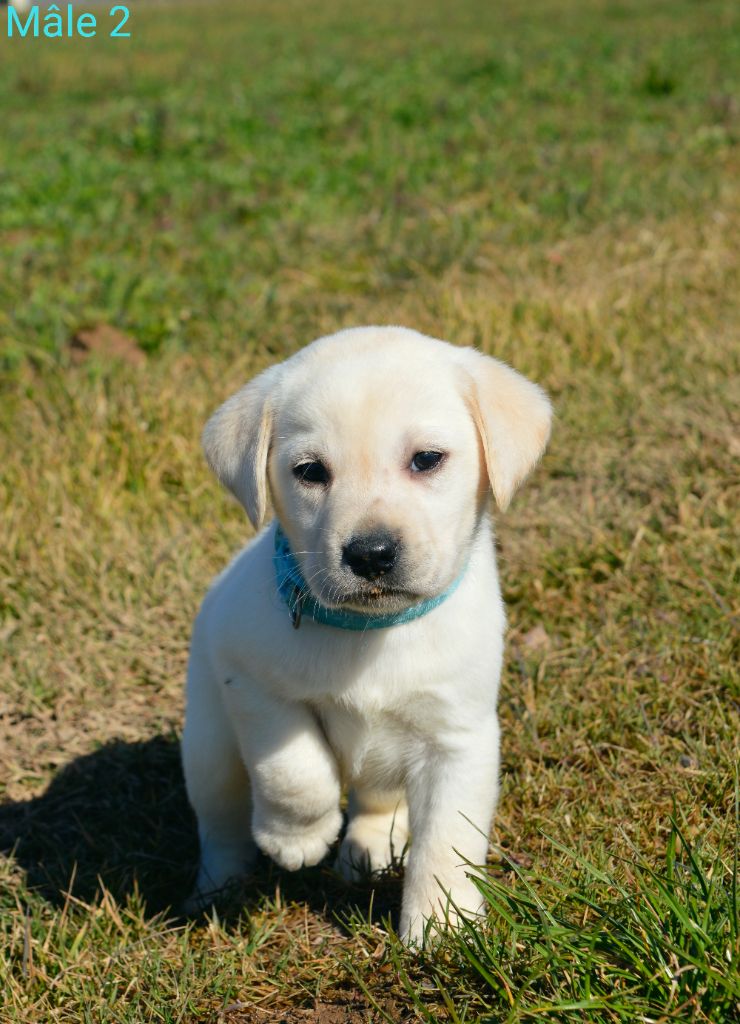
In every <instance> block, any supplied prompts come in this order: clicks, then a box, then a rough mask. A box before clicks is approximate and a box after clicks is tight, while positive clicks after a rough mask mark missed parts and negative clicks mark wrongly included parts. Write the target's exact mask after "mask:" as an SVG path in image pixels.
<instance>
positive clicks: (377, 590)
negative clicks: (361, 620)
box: [338, 586, 421, 612]
mask: <svg viewBox="0 0 740 1024" xmlns="http://www.w3.org/2000/svg"><path fill="white" fill-rule="evenodd" d="M420 600H421V596H420V595H419V594H416V593H414V592H413V591H411V590H402V589H400V588H398V587H382V586H372V587H368V588H367V589H364V590H355V591H353V592H352V593H351V594H346V595H344V596H343V597H341V598H339V599H338V606H339V607H340V608H355V609H358V610H360V611H376V612H381V611H397V610H399V609H401V608H408V607H410V606H411V605H413V604H418V603H419V601H420Z"/></svg>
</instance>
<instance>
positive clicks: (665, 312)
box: [0, 0, 740, 1024]
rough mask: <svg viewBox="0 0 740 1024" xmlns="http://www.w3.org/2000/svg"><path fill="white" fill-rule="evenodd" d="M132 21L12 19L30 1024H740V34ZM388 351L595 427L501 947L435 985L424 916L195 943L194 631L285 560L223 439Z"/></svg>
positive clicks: (344, 5)
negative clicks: (240, 558) (213, 459)
mask: <svg viewBox="0 0 740 1024" xmlns="http://www.w3.org/2000/svg"><path fill="white" fill-rule="evenodd" d="M132 6H133V7H134V11H133V14H132V18H131V28H132V32H133V36H132V38H131V39H130V40H120V41H115V40H106V39H104V38H99V39H95V40H81V41H72V42H69V43H68V42H66V41H61V42H58V41H49V40H44V39H39V40H33V39H26V40H13V41H9V40H8V39H7V38H5V29H4V11H0V14H2V17H0V29H1V32H0V95H2V97H3V100H2V114H1V115H0V270H1V271H2V272H1V273H0V350H1V354H0V360H1V367H2V391H1V392H0V394H1V401H0V423H1V424H2V435H1V442H0V443H1V444H2V449H0V502H1V506H2V543H0V613H1V618H0V641H1V642H2V645H3V649H4V650H3V653H4V658H3V661H2V666H1V667H0V849H3V850H5V851H6V853H7V857H6V858H5V859H3V860H0V1021H2V1022H3V1024H5V1021H8V1022H11V1021H12V1022H23V1024H45V1022H47V1021H60V1022H62V1021H64V1022H67V1021H69V1022H73V1021H74V1022H79V1021H84V1022H96V1024H98V1022H106V1024H107V1022H111V1024H112V1022H115V1024H119V1022H130V1024H141V1022H149V1021H152V1022H155V1021H156V1022H195V1021H198V1022H201V1021H204V1022H205V1021H208V1022H213V1024H216V1022H221V1024H256V1022H264V1021H286V1022H288V1024H296V1022H313V1024H353V1022H360V1021H378V1022H379V1021H391V1022H396V1021H407V1020H408V1021H415V1020H420V1021H430V1022H431V1021H450V1022H452V1024H462V1022H467V1024H470V1022H474V1021H488V1022H491V1024H493V1022H499V1021H507V1022H517V1021H528V1020H552V1021H573V1022H575V1021H584V1020H585V1021H595V1022H617V1021H622V1022H633V1021H660V1022H663V1021H674V1020H675V1021H697V1022H703V1024H730V1022H732V1021H737V1020H738V1017H739V1015H740V970H739V967H738V965H739V963H740V926H739V917H740V912H739V910H738V864H737V860H738V831H739V830H738V754H739V753H740V740H739V736H740V728H739V726H740V686H739V685H738V675H737V653H738V652H737V640H736V637H737V627H738V622H739V621H740V609H738V601H737V598H738V571H737V570H738V556H737V525H738V517H737V508H738V487H737V473H736V470H737V458H738V456H739V455H740V433H739V432H738V429H737V428H738V417H737V411H738V408H740V405H739V404H738V403H739V400H740V388H739V387H738V380H739V379H740V378H739V376H738V353H739V351H740V346H739V345H738V341H739V338H738V329H737V327H738V312H739V310H738V305H739V303H738V296H740V281H738V276H739V275H738V272H737V271H738V266H739V264H740V261H738V239H739V238H740V217H739V216H738V213H739V208H738V195H739V190H738V185H737V183H738V171H739V170H740V166H739V162H738V160H737V139H738V127H737V113H738V98H737V91H736V89H737V72H738V67H739V66H740V31H738V29H739V26H738V19H737V16H736V13H733V7H734V5H732V4H731V3H729V2H723V0H703V2H698V0H693V2H689V0H670V2H668V0H666V2H663V0H652V2H649V3H640V2H638V0H619V2H614V3H611V2H608V3H607V2H606V0H601V2H599V0H559V2H556V0H532V2H531V3H528V4H526V5H525V4H521V5H516V4H507V5H503V4H502V5H498V4H483V3H477V2H475V0H459V2H457V3H455V4H454V5H453V4H447V3H444V2H443V0H426V2H423V3H422V2H421V0H413V2H412V3H410V4H405V5H403V6H401V5H396V4H392V3H390V2H389V0H377V2H376V3H374V4H372V5H366V4H360V3H359V2H358V0H344V2H341V3H340V2H339V0H322V2H321V3H314V4H307V3H306V2H305V0H303V2H298V0H275V2H272V3H267V2H266V0H254V2H250V3H249V4H245V3H236V2H235V3H232V4H230V5H229V4H226V3H221V2H213V3H211V2H209V3H208V4H207V5H204V4H201V5H196V4H177V5H176V4H174V3H173V4H171V5H168V4H165V3H161V4H156V5H153V6H151V7H149V6H147V5H144V4H141V5H132ZM497 8H500V9H499V10H497ZM99 10H103V8H99ZM373 322H381V323H388V322H391V323H403V324H406V325H409V326H414V327H417V328H419V329H421V330H424V331H427V332H428V333H431V334H435V335H437V336H440V337H445V338H449V339H450V340H453V341H456V342H459V343H461V344H475V345H478V346H480V347H482V348H483V349H485V350H486V351H489V352H492V353H495V354H497V355H499V356H500V357H502V358H504V359H507V360H508V361H510V362H511V363H512V364H513V365H515V366H516V367H517V368H518V369H520V370H521V371H523V372H524V373H526V374H528V375H530V376H531V377H532V378H534V379H535V380H538V381H540V382H541V383H542V384H544V385H545V386H546V387H547V389H548V390H549V391H550V393H551V394H552V396H553V399H554V402H555V405H556V410H557V420H556V426H555V430H554V435H553V440H552V444H551V447H550V450H549V452H548V454H547V456H546V457H545V459H544V461H543V463H542V465H541V466H540V468H539V469H538V471H537V473H536V474H535V476H534V477H533V479H532V480H531V481H530V483H529V484H528V485H527V487H526V488H525V489H524V490H523V491H522V493H521V495H520V496H519V497H518V498H517V499H516V501H515V502H514V504H513V506H512V508H511V509H510V511H509V512H508V513H507V514H506V516H504V517H501V518H500V521H499V523H498V526H497V530H498V536H499V540H500V545H501V564H502V574H503V581H504V587H505V597H506V600H507V603H508V608H509V613H510V633H509V644H508V653H507V669H506V672H505V676H504V680H503V690H502V699H501V713H502V720H503V726H504V739H503V758H504V772H503V787H502V797H501V803H500V809H499V813H498V815H497V818H496V822H495V827H494V832H493V835H492V843H493V846H492V849H493V853H492V856H491V865H490V872H489V874H488V875H486V876H485V877H481V882H480V884H481V886H482V888H483V890H484V892H485V894H486V897H487V899H488V901H489V903H490V906H491V914H490V920H489V922H488V924H487V926H486V927H485V928H476V929H469V930H467V931H464V932H462V933H461V934H459V935H458V936H456V937H450V938H449V939H447V940H446V941H445V942H444V943H443V944H442V945H441V946H440V947H439V948H438V949H436V950H434V951H432V952H425V953H423V954H419V953H408V952H406V951H404V950H403V949H402V947H400V945H399V944H398V942H397V940H396V939H395V938H394V937H393V933H392V925H393V921H394V915H395V914H396V913H397V910H398V904H399V894H400V887H399V881H398V879H397V878H392V877H391V878H388V879H384V880H382V882H381V883H379V885H378V886H377V888H376V890H375V892H374V894H372V895H371V893H370V892H369V891H368V890H366V889H362V888H357V889H346V888H344V887H343V886H342V885H341V884H340V883H339V882H338V881H337V880H336V879H335V878H334V876H333V875H332V873H331V871H330V870H329V869H328V868H324V867H320V868H316V869H312V870H311V871H306V872H303V873H300V874H298V875H288V874H285V873H281V872H279V871H277V870H276V869H275V868H274V867H272V866H270V865H269V864H268V863H265V864H264V865H263V866H262V867H261V869H260V871H259V873H258V875H257V877H256V878H255V879H253V880H251V881H250V882H249V883H247V884H245V887H244V892H243V894H242V899H241V900H235V902H234V907H233V910H232V911H231V912H230V913H229V914H226V915H224V917H223V919H220V918H218V917H214V918H213V919H212V920H210V921H206V922H183V921H181V920H178V919H177V918H176V916H175V911H174V910H173V909H170V908H176V906H177V903H178V901H179V900H180V899H181V898H182V897H183V896H184V895H186V893H187V890H188V886H189V884H190V881H191V879H192V873H193V870H194V866H195V858H196V843H195V836H194V827H193V821H192V819H191V816H190V813H189V811H188V808H187V804H186V800H185V797H184V791H183V786H182V779H181V774H180V768H179V759H178V758H179V755H178V738H177V737H178V733H179V730H180V728H181V724H182V712H183V700H182V679H183V673H184V666H185V660H186V656H187V646H188V636H189V628H190V623H191V621H192V618H193V615H194V613H195V610H196V608H197V606H198V602H199V600H200V598H201V596H202V595H203V593H204V590H205V588H206V586H207V583H208V581H209V580H210V578H211V576H212V575H213V574H214V572H216V571H217V570H218V569H219V568H220V567H222V566H223V564H224V562H225V561H226V560H227V559H228V557H229V555H230V554H231V553H232V552H233V551H234V550H235V549H236V547H237V546H238V545H239V544H240V543H242V541H243V540H244V539H245V538H246V537H247V536H248V526H247V524H246V521H245V518H244V516H243V514H242V513H241V512H240V510H239V509H238V508H237V506H236V505H235V504H234V503H232V502H230V501H229V500H227V498H226V496H225V494H223V493H222V492H221V491H220V490H219V488H218V486H217V484H216V482H215V480H214V479H213V478H212V477H211V476H210V475H209V473H208V471H207V469H206V467H205V465H204V461H203V459H202V456H201V454H200V450H199V434H200V430H201V427H202V424H203V423H204V421H205V419H206V417H207V415H208V414H209V412H210V411H212V410H213V409H214V408H215V407H216V405H217V404H218V403H219V402H220V401H221V400H222V399H223V398H224V397H225V396H226V395H227V394H228V393H230V392H231V391H232V390H233V389H235V388H236V386H238V385H240V384H241V383H242V382H244V381H245V380H246V379H247V378H248V377H249V376H250V375H251V374H253V373H255V372H256V371H257V370H259V369H261V368H262V367H264V366H265V365H267V364H268V363H269V362H270V361H274V360H276V359H280V358H282V357H284V356H285V355H287V354H289V353H291V352H293V351H295V350H296V349H297V348H298V347H300V346H301V345H303V344H304V343H306V342H307V341H309V340H311V339H312V338H314V337H317V336H318V335H320V334H322V333H325V332H328V331H330V330H333V329H336V328H339V327H342V326H347V325H352V324H362V323H373ZM106 327H112V328H115V329H116V330H117V331H119V332H121V336H116V337H117V344H118V348H117V353H118V354H117V355H116V354H113V353H112V352H111V351H110V344H109V335H106V332H105V328H106ZM733 417H734V421H733ZM733 473H734V474H735V476H734V478H733ZM733 658H734V659H735V660H734V661H733ZM389 929H390V931H389Z"/></svg>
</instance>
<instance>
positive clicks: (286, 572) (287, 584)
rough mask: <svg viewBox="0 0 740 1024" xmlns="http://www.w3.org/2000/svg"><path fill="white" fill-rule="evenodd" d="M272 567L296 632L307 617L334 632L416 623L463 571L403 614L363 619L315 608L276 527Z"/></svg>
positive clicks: (316, 604) (456, 583) (359, 614)
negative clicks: (439, 590) (335, 629)
mask: <svg viewBox="0 0 740 1024" xmlns="http://www.w3.org/2000/svg"><path fill="white" fill-rule="evenodd" d="M272 561H273V564H274V566H275V581H276V583H277V587H278V592H279V594H280V596H281V597H282V599H283V601H285V603H286V605H287V606H288V611H289V612H290V618H291V622H292V623H293V627H294V628H295V629H298V627H299V626H300V624H301V619H302V618H303V616H308V617H309V618H310V619H313V621H314V622H318V623H320V624H321V625H322V626H334V627H335V628H337V629H352V630H356V631H359V632H364V631H365V630H366V629H388V628H389V627H390V626H400V625H401V623H403V622H411V621H413V619H419V618H421V616H422V615H426V614H427V612H431V611H433V610H434V609H435V608H437V607H438V606H439V605H441V604H442V602H443V601H446V600H447V598H448V597H449V596H450V594H452V593H453V592H454V591H455V590H457V588H458V586H459V584H460V581H461V580H462V578H463V576H464V575H465V570H464V569H463V571H462V573H461V574H460V575H459V576H458V577H457V579H456V580H455V581H454V582H453V583H452V584H450V586H449V587H448V588H447V590H445V591H443V593H441V594H438V595H437V596H436V597H430V598H429V599H428V600H426V601H420V602H419V604H413V605H411V607H410V608H404V609H403V611H400V612H393V613H391V614H390V615H365V614H364V613H363V612H350V611H342V610H341V609H338V608H327V607H326V606H325V605H323V604H319V602H318V601H317V600H316V598H315V597H314V596H313V594H311V591H310V590H309V589H308V584H307V583H306V581H305V580H304V578H303V573H302V572H301V569H300V566H299V565H298V561H297V560H296V557H295V555H294V554H293V552H292V551H291V550H290V544H289V543H288V538H287V537H286V536H285V534H284V533H283V530H282V527H281V526H280V523H278V524H277V526H276V529H275V554H274V555H273V556H272Z"/></svg>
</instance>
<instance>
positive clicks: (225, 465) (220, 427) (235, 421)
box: [203, 366, 280, 530]
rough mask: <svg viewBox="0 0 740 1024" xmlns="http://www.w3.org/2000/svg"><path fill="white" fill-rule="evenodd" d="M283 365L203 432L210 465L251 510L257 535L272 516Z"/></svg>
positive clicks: (244, 390) (256, 382)
mask: <svg viewBox="0 0 740 1024" xmlns="http://www.w3.org/2000/svg"><path fill="white" fill-rule="evenodd" d="M279 371H280V367H279V366H271V367H270V369H269V370H265V372H264V373H261V374H259V376H258V377H255V378H254V380H252V381H250V382H249V384H247V385H246V386H245V387H243V388H242V389H241V390H240V391H237V393H236V394H235V395H232V396H231V398H229V399H227V400H226V401H225V402H224V404H223V405H222V406H221V408H220V409H217V410H216V412H215V413H214V414H213V416H211V418H210V419H209V421H208V422H207V423H206V426H205V429H204V431H203V450H204V452H205V454H206V459H207V460H208V464H209V466H210V467H211V469H212V470H213V472H214V473H215V474H216V476H217V477H218V478H219V480H220V481H221V483H222V484H224V485H225V486H226V487H228V488H229V490H230V491H231V492H232V494H234V495H235V496H236V497H237V498H238V499H239V501H240V502H241V503H242V505H243V506H244V508H245V509H246V512H247V515H248V516H249V519H250V521H251V523H252V526H253V527H254V528H255V530H258V529H259V528H260V526H261V525H262V523H263V521H264V519H265V514H266V511H267V497H268V495H267V456H268V454H269V451H270V440H271V437H272V404H273V394H274V389H275V384H276V381H277V377H278V374H279Z"/></svg>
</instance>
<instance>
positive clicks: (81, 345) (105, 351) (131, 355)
mask: <svg viewBox="0 0 740 1024" xmlns="http://www.w3.org/2000/svg"><path fill="white" fill-rule="evenodd" d="M69 350H70V355H71V357H72V362H74V363H82V362H84V361H85V360H86V359H89V358H90V356H93V355H96V356H99V357H101V358H103V359H112V360H120V361H121V362H124V363H129V364H130V365H131V366H143V365H144V364H145V363H146V356H145V355H144V353H143V352H142V351H141V349H140V348H139V346H138V344H137V342H136V339H135V338H132V337H131V336H130V335H128V334H124V333H123V331H119V330H118V329H117V328H116V327H111V325H110V324H97V325H96V326H95V327H90V328H87V329H84V330H79V331H77V333H76V334H75V335H73V337H72V338H71V339H70V342H69Z"/></svg>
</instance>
